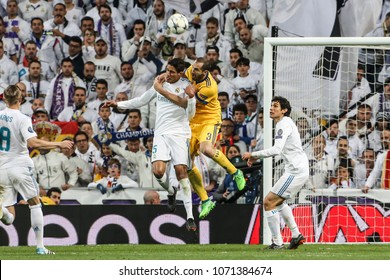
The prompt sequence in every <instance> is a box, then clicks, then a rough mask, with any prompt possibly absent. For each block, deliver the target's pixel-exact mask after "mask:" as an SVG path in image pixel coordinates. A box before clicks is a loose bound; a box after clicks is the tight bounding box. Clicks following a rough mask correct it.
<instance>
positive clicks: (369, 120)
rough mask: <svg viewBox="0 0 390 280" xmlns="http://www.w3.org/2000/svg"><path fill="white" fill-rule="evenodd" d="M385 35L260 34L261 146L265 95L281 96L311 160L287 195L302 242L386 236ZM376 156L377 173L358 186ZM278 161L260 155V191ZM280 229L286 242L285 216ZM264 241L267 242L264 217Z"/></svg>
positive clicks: (389, 219) (268, 124) (388, 119)
mask: <svg viewBox="0 0 390 280" xmlns="http://www.w3.org/2000/svg"><path fill="white" fill-rule="evenodd" d="M389 43H390V38H291V37H290V38H267V39H266V40H265V42H264V113H265V118H264V135H265V137H264V147H265V148H268V147H271V146H272V144H273V135H274V133H273V128H274V127H273V123H272V120H271V119H270V118H267V115H268V112H269V109H270V104H271V99H272V97H273V96H283V97H286V98H287V99H288V100H289V101H290V103H291V105H292V113H291V118H292V119H293V120H294V121H295V122H296V124H297V127H298V129H299V131H300V135H301V140H302V144H303V148H304V150H305V152H306V154H307V155H308V158H309V166H310V178H309V181H308V182H307V183H306V185H305V186H304V188H303V189H302V190H301V191H300V192H299V193H298V194H297V195H296V196H295V197H293V198H291V199H290V200H288V203H289V204H290V205H291V207H292V209H293V213H294V216H295V218H296V221H297V224H298V227H299V228H300V231H301V232H302V234H303V235H304V236H305V237H306V240H307V242H308V243H319V242H321V243H322V242H323V243H354V242H359V243H361V242H390V207H389V206H390V189H389V186H390V183H389V182H390V181H387V180H390V162H389V163H387V161H386V158H389V161H390V155H389V156H387V152H386V149H389V148H390V144H388V143H385V140H384V141H382V140H381V139H382V138H381V136H382V135H386V137H388V141H390V131H388V136H387V134H386V129H387V128H389V123H390V86H388V88H387V87H386V86H385V85H386V83H387V82H389V84H390V79H389V80H386V78H388V77H390V64H389V63H390V59H388V57H387V56H388V54H390V45H389ZM389 57H390V56H389ZM386 92H389V94H388V96H387V95H386ZM387 100H388V104H387ZM382 137H383V136H382ZM386 137H385V138H386ZM380 157H382V159H383V162H384V163H381V166H379V164H378V168H379V173H376V174H379V175H376V176H375V178H374V179H373V180H371V183H370V184H372V188H370V189H369V190H368V192H367V193H364V192H363V191H362V188H364V186H365V185H366V179H367V176H368V175H369V174H370V173H371V172H372V173H373V172H374V171H372V169H373V168H374V166H375V162H376V161H377V159H378V158H380ZM283 169H284V166H283V161H282V160H281V159H280V158H274V159H271V158H268V159H265V160H264V174H266V175H265V176H264V178H263V193H264V195H266V194H267V193H268V191H269V190H270V189H271V187H272V186H273V184H274V183H275V182H276V180H278V178H279V177H280V176H281V174H283ZM271 174H272V176H267V175H271ZM282 232H283V236H284V241H285V242H289V239H290V236H291V234H290V230H289V229H288V227H287V226H286V225H284V224H282ZM263 242H264V243H265V244H268V243H270V242H271V235H270V232H269V229H268V227H267V224H266V223H263Z"/></svg>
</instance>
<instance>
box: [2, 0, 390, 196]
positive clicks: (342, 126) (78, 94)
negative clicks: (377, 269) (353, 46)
mask: <svg viewBox="0 0 390 280" xmlns="http://www.w3.org/2000/svg"><path fill="white" fill-rule="evenodd" d="M165 2H167V3H168V2H170V1H168V0H167V1H165ZM183 2H186V1H183ZM188 2H190V3H193V1H188ZM201 2H215V3H214V4H213V5H211V6H212V7H211V8H210V9H208V10H206V11H204V12H203V13H199V14H198V13H193V14H191V15H188V16H187V17H188V19H189V22H190V26H189V28H188V30H187V31H186V32H184V33H183V34H173V33H171V32H170V30H169V29H168V28H167V23H166V22H167V19H168V18H169V16H170V15H172V14H173V13H174V12H175V11H174V10H173V9H171V7H170V8H169V9H168V5H167V3H164V1H162V0H154V1H151V0H134V1H133V0H127V1H125V0H119V1H113V0H95V1H90V0H83V1H75V0H73V1H72V0H54V1H44V0H25V1H18V0H8V1H1V5H0V15H1V18H0V93H1V92H2V91H3V90H4V89H5V88H6V87H7V86H8V85H15V84H16V85H17V86H18V87H19V89H20V90H21V91H22V95H23V100H22V105H21V111H22V113H24V114H25V115H28V116H30V117H31V118H32V120H33V123H34V128H35V130H36V132H37V134H38V136H39V137H40V138H43V139H46V140H54V139H57V141H62V140H65V139H71V140H73V141H74V143H75V146H74V147H73V148H71V149H68V148H64V149H61V150H43V149H41V150H40V151H39V152H38V153H32V155H33V161H34V164H35V169H34V176H35V178H36V180H37V182H38V183H39V185H40V188H41V195H42V196H45V195H46V194H47V191H48V190H49V189H51V188H53V187H55V188H59V189H60V190H62V191H63V192H64V191H66V190H67V189H69V188H72V187H85V188H97V189H98V190H100V192H101V193H102V194H106V193H107V191H108V190H109V191H111V192H116V191H121V190H122V189H124V188H145V189H155V188H158V182H157V181H156V179H155V178H154V176H153V173H152V169H151V168H152V167H151V153H152V149H153V134H152V131H153V129H154V128H155V127H154V125H155V121H156V102H151V103H150V104H148V105H145V106H142V107H141V108H139V109H131V110H124V109H118V108H108V107H104V106H103V104H104V103H105V102H106V101H108V100H115V101H117V102H119V101H125V100H131V99H133V98H135V97H138V96H141V95H142V94H143V93H144V92H145V91H146V90H148V89H149V88H150V87H152V86H153V81H154V78H155V77H156V76H157V75H159V74H161V73H163V72H164V71H165V69H166V66H167V62H168V61H170V60H171V59H172V58H180V59H183V60H184V61H185V62H186V63H187V65H188V66H189V65H191V64H192V63H194V61H195V60H196V58H197V57H204V58H205V59H206V60H207V62H208V64H209V65H210V67H209V69H208V71H209V72H210V73H211V74H212V76H213V78H214V79H215V81H216V82H217V83H218V91H219V94H218V100H219V102H220V105H221V110H222V119H221V129H220V133H219V135H218V137H217V140H216V147H217V148H218V149H219V150H220V151H222V152H223V153H224V154H226V155H227V156H228V158H229V160H231V161H232V162H234V163H239V162H240V160H239V159H240V158H241V155H242V154H243V153H245V152H247V151H258V150H261V149H262V147H263V126H262V125H263V113H264V112H263V110H262V106H263V82H262V80H263V70H262V63H263V41H264V38H265V37H267V36H269V34H270V30H269V29H268V26H269V22H270V21H271V17H272V13H273V7H274V2H276V1H270V0H231V1H201ZM388 2H389V1H383V9H384V10H386V9H387V8H388V7H387V5H388ZM387 20H389V17H387V16H386V17H385V18H384V21H383V20H380V19H378V26H379V28H382V31H384V33H383V36H389V35H388V27H387V26H388V25H386V22H387ZM384 23H385V24H384ZM389 28H390V24H389ZM378 34H379V33H378ZM376 36H380V35H376ZM383 64H384V62H383V63H382V67H383ZM363 66H364V67H363V70H362V69H360V70H358V71H357V78H356V85H355V86H354V87H353V88H351V90H350V93H349V95H348V96H349V98H348V103H347V104H346V105H345V106H346V108H347V110H348V108H349V107H352V106H356V104H357V103H358V101H359V100H360V99H361V98H362V97H365V96H366V95H367V94H369V93H371V92H372V91H373V90H377V89H376V88H375V89H372V88H370V82H371V83H372V82H373V81H374V82H375V81H376V79H378V77H374V78H373V79H374V80H372V79H371V80H369V81H367V79H366V78H365V71H368V70H367V64H364V63H363ZM376 66H378V67H379V66H380V65H376ZM381 69H382V68H381ZM376 71H377V72H375V73H379V72H380V70H376ZM375 96H377V97H378V98H377V99H374V100H373V101H372V102H371V103H370V102H365V103H361V102H360V103H358V106H356V107H357V108H356V114H355V115H353V116H352V115H350V116H348V117H346V118H343V119H339V118H334V119H328V121H327V123H326V124H325V128H326V129H324V130H323V131H322V130H321V131H320V128H319V125H320V120H321V116H319V115H317V114H316V112H315V111H313V112H307V111H305V110H304V108H302V110H301V111H299V112H297V113H295V114H294V112H293V114H292V118H293V119H294V121H295V122H296V123H297V127H298V129H299V130H300V135H301V139H302V143H303V145H304V148H305V152H306V153H307V155H308V157H309V163H310V167H311V176H310V180H309V182H308V183H307V184H306V187H307V188H309V189H318V188H332V189H337V188H361V189H362V190H363V191H364V192H367V191H368V189H370V188H380V187H384V188H390V184H389V183H388V180H390V178H388V177H389V176H390V172H389V170H390V166H388V168H387V164H385V165H386V167H385V168H384V172H382V168H383V162H384V161H385V160H387V158H388V157H389V155H388V153H387V150H388V149H389V145H390V125H389V124H390V110H389V112H387V110H386V109H387V99H389V100H390V79H385V80H384V86H383V94H381V95H380V94H378V95H375ZM389 104H390V103H389ZM3 107H5V104H4V103H3V102H2V101H1V100H0V109H2V108H3ZM388 108H390V107H388ZM69 123H70V124H71V125H70V126H71V127H72V129H70V132H69V133H65V132H64V131H65V129H64V126H66V125H69ZM59 127H62V135H60V134H61V129H59ZM137 131H143V132H145V133H146V134H143V135H147V136H145V137H132V138H128V139H126V140H122V141H118V142H116V143H107V144H101V143H99V141H97V140H99V139H100V138H99V137H98V138H96V137H95V136H97V135H98V136H99V135H102V134H107V133H110V134H113V133H114V132H137ZM319 131H320V132H319ZM0 145H1V143H0ZM0 148H1V146H0ZM385 163H386V161H385ZM196 164H197V166H198V168H199V170H200V171H201V173H202V175H203V176H202V177H203V183H204V185H205V188H206V190H207V191H208V192H210V193H213V192H215V193H216V196H215V197H216V199H217V200H218V201H219V202H226V201H228V200H229V199H228V198H229V197H230V196H231V193H232V192H235V191H237V186H236V185H235V182H234V181H233V180H232V178H231V176H228V175H229V174H228V175H226V171H225V170H224V169H223V168H222V167H220V166H219V165H218V164H216V163H215V162H214V161H212V160H210V159H209V158H207V157H205V156H204V155H202V154H200V155H199V156H198V157H197V160H196ZM113 169H115V170H114V171H113ZM109 174H116V175H115V176H109ZM381 174H382V177H381ZM248 176H249V175H248ZM170 177H172V178H173V179H172V180H173V182H174V180H175V179H174V176H170ZM381 179H382V181H381ZM173 184H175V183H173ZM177 185H178V182H177V181H176V186H177ZM258 185H259V183H257V184H254V188H252V190H251V191H249V192H247V199H246V202H247V203H253V201H254V197H256V195H257V191H256V190H257V186H258ZM59 193H61V192H59ZM229 194H230V195H229ZM86 195H87V194H86Z"/></svg>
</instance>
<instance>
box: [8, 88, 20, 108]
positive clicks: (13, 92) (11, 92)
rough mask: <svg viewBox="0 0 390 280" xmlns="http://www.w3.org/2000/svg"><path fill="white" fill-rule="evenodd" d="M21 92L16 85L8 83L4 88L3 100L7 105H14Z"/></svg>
mask: <svg viewBox="0 0 390 280" xmlns="http://www.w3.org/2000/svg"><path fill="white" fill-rule="evenodd" d="M21 95H22V92H21V91H20V89H19V87H17V86H16V85H10V86H8V87H7V88H6V89H5V90H4V100H5V101H6V102H7V103H8V105H15V104H17V103H18V101H19V99H20V97H21Z"/></svg>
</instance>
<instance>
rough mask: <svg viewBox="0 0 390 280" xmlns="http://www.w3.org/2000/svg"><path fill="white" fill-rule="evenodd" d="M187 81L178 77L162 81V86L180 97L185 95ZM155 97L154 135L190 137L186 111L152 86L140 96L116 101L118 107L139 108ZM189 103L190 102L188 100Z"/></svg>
mask: <svg viewBox="0 0 390 280" xmlns="http://www.w3.org/2000/svg"><path fill="white" fill-rule="evenodd" d="M188 85H189V82H188V81H187V80H185V79H180V80H178V81H177V82H176V83H173V84H170V83H164V85H163V87H164V88H165V89H166V90H168V91H169V92H171V93H173V94H175V95H178V96H180V97H182V98H184V97H185V96H186V93H185V92H184V90H185V88H186V87H187V86H188ZM155 97H157V98H156V102H157V104H156V126H155V130H154V134H155V135H166V134H169V135H179V136H184V137H188V138H190V137H191V129H190V127H189V121H188V117H187V112H186V110H185V109H184V108H181V107H180V106H178V105H176V104H174V103H172V102H171V101H170V100H168V99H167V98H166V97H164V96H163V95H161V94H159V93H158V92H157V91H156V90H155V89H154V88H153V87H151V88H150V89H149V90H147V91H146V92H145V93H144V94H142V95H141V96H140V97H136V98H134V99H131V100H128V101H122V102H118V108H120V109H131V108H139V107H141V106H143V105H146V104H148V103H149V102H150V101H151V100H152V99H153V98H155ZM189 104H190V102H189Z"/></svg>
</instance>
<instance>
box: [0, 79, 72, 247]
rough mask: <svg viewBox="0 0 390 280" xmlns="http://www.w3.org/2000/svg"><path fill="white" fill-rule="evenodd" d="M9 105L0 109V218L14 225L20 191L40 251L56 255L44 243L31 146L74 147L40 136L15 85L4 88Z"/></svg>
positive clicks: (46, 147) (66, 142)
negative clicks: (29, 149)
mask: <svg viewBox="0 0 390 280" xmlns="http://www.w3.org/2000/svg"><path fill="white" fill-rule="evenodd" d="M4 100H5V102H6V103H7V108H5V109H3V110H1V111H0V219H1V221H2V222H3V223H4V224H6V225H10V224H12V223H13V221H14V219H15V208H14V207H13V205H14V204H15V203H16V197H17V193H18V192H19V193H20V194H21V195H22V196H23V198H24V199H25V200H27V202H28V204H29V208H30V217H31V227H32V229H33V231H34V234H35V241H36V245H37V248H36V253H37V254H39V255H52V254H54V253H53V252H52V251H50V250H48V249H46V248H45V247H44V245H43V227H44V223H43V213H42V209H41V202H40V200H39V186H38V183H37V182H36V181H35V179H34V177H33V172H32V170H33V168H34V166H33V161H32V159H31V158H30V157H29V152H28V149H27V146H28V147H30V148H33V149H40V148H45V149H54V148H64V149H65V148H66V149H70V148H72V146H73V142H71V141H63V142H49V141H45V140H41V139H38V138H37V134H36V133H35V131H34V130H33V128H32V123H31V118H30V117H28V116H26V115H24V114H22V113H21V112H20V110H19V107H20V102H21V100H22V94H21V92H20V90H19V88H18V87H17V86H14V85H11V86H9V87H8V88H7V89H6V90H5V91H4Z"/></svg>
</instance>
